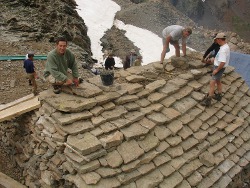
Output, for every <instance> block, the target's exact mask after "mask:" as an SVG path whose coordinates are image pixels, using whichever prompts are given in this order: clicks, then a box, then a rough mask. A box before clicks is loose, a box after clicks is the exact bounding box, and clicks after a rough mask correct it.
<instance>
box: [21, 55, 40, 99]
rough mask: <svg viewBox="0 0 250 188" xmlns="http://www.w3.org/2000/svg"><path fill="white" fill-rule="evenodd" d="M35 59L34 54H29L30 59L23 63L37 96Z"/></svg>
mask: <svg viewBox="0 0 250 188" xmlns="http://www.w3.org/2000/svg"><path fill="white" fill-rule="evenodd" d="M33 57H34V54H31V53H29V54H28V59H26V60H24V62H23V68H25V71H26V73H27V78H28V79H29V82H30V83H31V85H33V93H34V95H37V84H36V72H35V66H34V63H33Z"/></svg>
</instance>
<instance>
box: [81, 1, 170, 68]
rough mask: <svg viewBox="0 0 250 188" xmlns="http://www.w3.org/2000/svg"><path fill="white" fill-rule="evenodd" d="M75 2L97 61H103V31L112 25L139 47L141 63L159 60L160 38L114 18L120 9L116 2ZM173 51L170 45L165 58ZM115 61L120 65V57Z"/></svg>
mask: <svg viewBox="0 0 250 188" xmlns="http://www.w3.org/2000/svg"><path fill="white" fill-rule="evenodd" d="M76 3H77V5H78V7H77V12H78V14H79V15H80V16H81V17H82V18H83V20H84V22H85V24H86V26H87V27H88V36H89V38H90V41H91V51H92V53H93V56H92V57H93V58H94V59H97V60H98V62H103V61H104V60H103V52H102V46H101V41H100V39H101V38H102V37H103V36H104V34H105V31H107V30H108V29H110V28H111V27H112V26H113V25H115V26H116V27H117V28H119V29H122V30H125V31H126V33H125V36H126V37H127V38H128V39H129V40H131V41H132V42H133V43H134V45H135V46H137V47H138V48H139V49H140V54H141V55H142V57H143V63H142V64H143V65H145V64H149V63H152V62H155V61H160V54H161V51H162V39H161V38H160V37H159V36H158V35H156V34H154V33H152V32H151V31H148V30H146V29H143V28H139V27H135V26H133V25H129V24H124V23H123V22H122V21H120V20H117V19H116V20H115V19H114V18H115V14H116V12H118V11H119V10H120V9H121V7H120V6H119V5H118V4H116V3H115V2H113V1H111V0H76ZM128 53H129V52H128ZM174 53H175V49H174V47H173V46H172V45H170V52H169V53H167V54H166V57H165V58H166V59H167V58H169V57H171V56H172V55H174ZM115 62H116V65H115V66H116V67H122V63H121V59H119V58H117V57H115Z"/></svg>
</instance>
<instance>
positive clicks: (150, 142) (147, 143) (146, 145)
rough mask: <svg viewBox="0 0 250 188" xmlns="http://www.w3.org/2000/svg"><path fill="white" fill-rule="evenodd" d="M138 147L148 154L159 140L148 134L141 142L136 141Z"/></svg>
mask: <svg viewBox="0 0 250 188" xmlns="http://www.w3.org/2000/svg"><path fill="white" fill-rule="evenodd" d="M138 144H139V146H140V147H141V148H142V149H143V150H144V151H145V152H148V151H150V150H151V149H153V148H155V147H156V146H157V145H158V144H159V139H158V138H157V137H156V136H154V135H153V134H148V135H147V136H146V137H145V138H144V139H143V140H141V141H138Z"/></svg>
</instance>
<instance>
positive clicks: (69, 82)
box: [64, 79, 73, 86]
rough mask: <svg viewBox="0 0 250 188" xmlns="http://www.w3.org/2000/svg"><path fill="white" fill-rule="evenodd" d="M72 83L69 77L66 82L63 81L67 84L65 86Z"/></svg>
mask: <svg viewBox="0 0 250 188" xmlns="http://www.w3.org/2000/svg"><path fill="white" fill-rule="evenodd" d="M72 84H73V82H72V80H70V79H67V80H66V82H65V83H64V85H67V86H69V85H72Z"/></svg>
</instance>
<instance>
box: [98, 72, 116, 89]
mask: <svg viewBox="0 0 250 188" xmlns="http://www.w3.org/2000/svg"><path fill="white" fill-rule="evenodd" d="M100 76H101V79H102V84H103V85H105V86H110V85H112V84H113V82H114V73H111V74H107V75H100Z"/></svg>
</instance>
